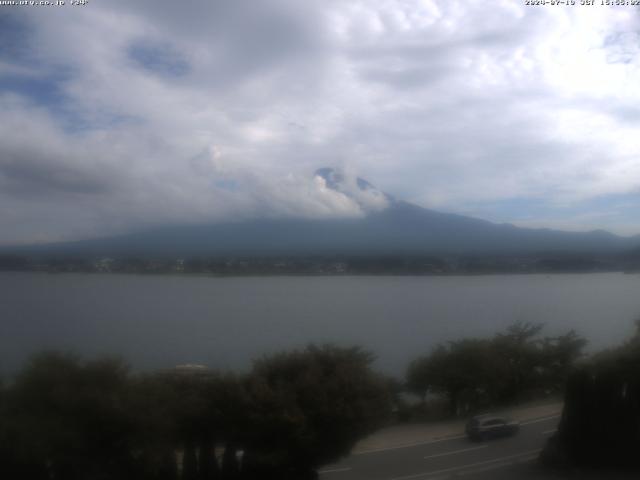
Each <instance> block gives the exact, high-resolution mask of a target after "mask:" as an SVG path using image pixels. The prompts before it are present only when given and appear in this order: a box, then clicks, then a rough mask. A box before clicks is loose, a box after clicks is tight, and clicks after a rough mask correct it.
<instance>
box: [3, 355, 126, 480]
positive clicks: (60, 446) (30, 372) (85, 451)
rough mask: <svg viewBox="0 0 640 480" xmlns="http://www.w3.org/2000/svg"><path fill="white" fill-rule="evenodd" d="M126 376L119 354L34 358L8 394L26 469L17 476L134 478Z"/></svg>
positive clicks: (20, 459) (16, 440) (69, 479)
mask: <svg viewBox="0 0 640 480" xmlns="http://www.w3.org/2000/svg"><path fill="white" fill-rule="evenodd" d="M127 375H128V369H127V367H126V365H124V364H123V363H122V362H121V361H119V360H109V359H105V360H99V361H94V362H87V363H82V362H80V360H79V359H78V358H77V357H74V356H72V355H65V354H59V353H43V354H40V355H37V356H35V357H34V358H32V359H31V361H30V362H29V364H28V365H27V367H26V368H25V369H24V370H23V371H22V372H21V373H20V374H19V375H18V377H17V379H16V381H15V384H14V385H13V387H12V389H11V392H10V393H9V395H8V396H9V398H8V399H7V403H8V405H7V410H8V411H7V417H8V418H9V419H10V423H11V427H10V428H11V430H12V432H13V442H14V445H15V447H14V448H15V451H14V458H15V459H17V461H18V462H19V463H22V464H23V465H24V466H28V467H29V475H19V476H18V477H16V478H29V477H31V478H50V479H55V480H57V479H64V480H74V479H84V478H104V479H111V478H113V479H116V478H118V479H127V478H134V474H135V472H134V461H133V458H132V456H131V452H132V448H131V443H130V441H131V438H132V432H133V428H134V427H133V422H132V419H131V417H130V416H129V414H128V412H127V408H126V402H125V399H126V389H127ZM36 472H38V473H36ZM42 475H45V476H44V477H43V476H42Z"/></svg>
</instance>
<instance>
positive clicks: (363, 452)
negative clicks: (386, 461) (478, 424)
mask: <svg viewBox="0 0 640 480" xmlns="http://www.w3.org/2000/svg"><path fill="white" fill-rule="evenodd" d="M461 438H467V436H466V435H456V436H455V437H447V438H440V439H438V440H426V441H424V442H414V443H404V444H402V445H398V446H395V447H385V448H373V449H371V450H363V451H361V452H355V453H352V454H351V455H352V456H355V455H364V454H366V453H377V452H386V451H387V450H400V449H401V448H411V447H418V446H420V445H431V444H434V443H441V442H448V441H449V440H460V439H461Z"/></svg>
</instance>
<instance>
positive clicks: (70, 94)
mask: <svg viewBox="0 0 640 480" xmlns="http://www.w3.org/2000/svg"><path fill="white" fill-rule="evenodd" d="M2 3H10V2H0V119H1V120H2V122H1V128H0V244H15V243H40V242H49V241H59V240H72V239H80V238H90V237H96V236H102V235H111V234H117V233H121V232H127V231H131V230H136V229H144V228H148V227H150V226H156V225H163V224H174V223H201V222H216V221H226V220H244V219H250V218H264V217H283V216H284V217H291V216H293V217H313V218H326V217H336V216H338V217H339V216H347V217H349V216H356V217H357V216H361V215H364V214H366V211H365V209H363V207H362V204H361V203H360V202H356V201H354V199H353V198H350V197H348V196H345V195H343V194H341V193H339V192H336V191H334V190H332V189H330V188H327V185H326V183H325V182H324V181H323V180H322V179H321V178H319V177H315V176H314V172H315V170H316V169H317V168H320V167H326V166H329V167H335V168H338V169H340V170H342V171H344V172H345V175H346V176H347V177H348V178H355V177H356V176H358V175H359V176H361V177H363V178H366V179H367V180H369V181H370V182H371V183H373V184H374V185H376V186H377V187H378V188H380V189H381V190H383V191H385V192H388V193H389V194H391V195H393V196H394V197H396V198H400V199H403V200H406V201H409V202H413V203H416V204H418V205H421V206H423V207H426V208H432V209H436V210H441V211H445V212H455V213H460V214H465V215H471V216H476V217H480V218H484V219H488V220H491V221H495V222H509V223H514V224H516V225H520V226H528V227H551V228H558V229H566V230H592V229H606V230H610V231H612V232H615V233H618V234H622V235H632V234H640V215H638V207H639V206H640V136H639V135H638V132H639V131H640V81H639V80H640V6H638V7H634V6H620V7H611V6H609V7H606V6H599V5H593V6H581V5H580V1H577V2H576V5H574V6H551V5H547V6H526V5H525V4H524V3H525V2H524V0H522V1H521V0H509V1H507V0H504V1H503V0H494V1H491V2H486V1H475V0H463V1H456V0H443V1H438V0H376V1H360V0H305V1H304V2H300V1H299V0H260V1H257V0H228V1H204V0H202V1H188V0H187V1H185V0H180V1H177V0H176V1H163V0H135V1H133V0H128V1H124V0H108V1H107V0H88V1H87V2H86V5H71V1H70V0H67V1H66V2H65V3H66V4H65V5H58V6H56V5H49V6H46V5H43V6H34V5H9V4H6V5H3V4H2Z"/></svg>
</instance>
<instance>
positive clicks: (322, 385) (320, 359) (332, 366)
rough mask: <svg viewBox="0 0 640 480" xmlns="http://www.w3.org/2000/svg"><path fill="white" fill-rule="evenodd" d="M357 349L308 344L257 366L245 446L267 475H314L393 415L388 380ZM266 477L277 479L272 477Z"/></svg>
mask: <svg viewBox="0 0 640 480" xmlns="http://www.w3.org/2000/svg"><path fill="white" fill-rule="evenodd" d="M372 360H373V357H372V356H371V355H370V354H369V353H367V352H364V351H362V350H360V349H359V348H355V347H354V348H339V347H334V346H324V347H316V346H313V345H311V346H309V347H307V348H306V349H305V350H303V351H293V352H289V353H281V354H276V355H273V356H271V357H265V358H263V359H262V360H260V361H258V362H256V363H255V366H254V369H253V371H252V373H251V375H250V378H249V380H248V384H247V387H248V393H249V398H250V402H251V406H250V410H249V420H250V425H251V429H250V430H247V432H246V437H245V442H246V446H247V453H246V455H247V456H248V458H247V462H248V463H249V464H250V465H252V467H251V468H253V469H254V470H259V471H262V472H263V476H262V477H261V478H279V479H280V478H281V479H286V478H300V479H302V478H307V477H308V478H314V477H315V474H314V470H315V469H316V468H317V467H318V466H320V465H322V464H325V463H329V462H331V461H335V460H337V459H338V458H340V457H341V456H343V455H346V454H347V453H348V452H349V451H350V450H351V448H352V447H353V445H354V444H355V442H356V441H357V440H358V439H360V438H361V437H362V436H364V435H366V434H368V433H369V432H371V431H373V430H374V429H375V428H377V427H378V426H379V425H380V424H381V422H383V421H384V420H385V419H386V418H387V416H388V414H389V412H390V395H389V393H388V391H387V389H386V382H385V381H384V380H383V379H382V378H381V377H379V376H378V375H376V374H374V373H373V372H372V371H371V369H370V364H371V362H372ZM268 475H271V476H270V477H269V476H268Z"/></svg>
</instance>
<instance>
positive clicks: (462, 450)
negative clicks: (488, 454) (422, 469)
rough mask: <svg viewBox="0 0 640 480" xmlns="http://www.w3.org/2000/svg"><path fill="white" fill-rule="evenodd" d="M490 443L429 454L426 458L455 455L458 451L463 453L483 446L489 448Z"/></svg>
mask: <svg viewBox="0 0 640 480" xmlns="http://www.w3.org/2000/svg"><path fill="white" fill-rule="evenodd" d="M488 446H489V445H481V446H479V447H471V448H463V449H461V450H454V451H452V452H445V453H437V454H435V455H427V456H426V457H424V458H425V460H426V459H428V458H436V457H445V456H447V455H455V454H456V453H462V452H470V451H471V450H480V449H481V448H487V447H488Z"/></svg>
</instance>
